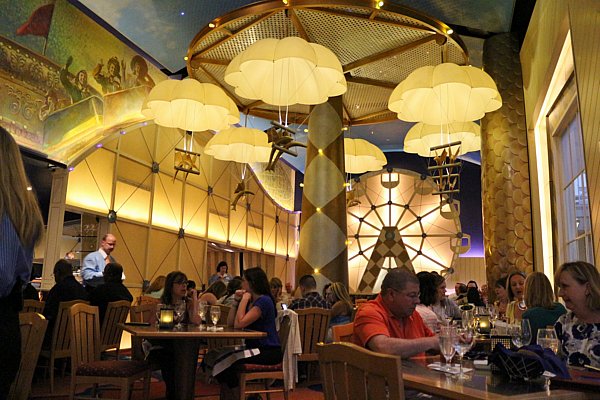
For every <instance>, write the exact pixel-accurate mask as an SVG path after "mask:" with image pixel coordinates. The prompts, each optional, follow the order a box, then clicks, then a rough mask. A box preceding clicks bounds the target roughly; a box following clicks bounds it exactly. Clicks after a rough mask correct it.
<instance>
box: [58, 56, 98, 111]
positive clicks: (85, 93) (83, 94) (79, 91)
mask: <svg viewBox="0 0 600 400" xmlns="http://www.w3.org/2000/svg"><path fill="white" fill-rule="evenodd" d="M71 64H73V57H71V56H69V58H68V59H67V63H66V64H65V67H64V68H63V69H61V70H60V82H61V83H62V85H63V87H64V88H65V90H66V91H67V93H68V94H69V97H70V98H71V104H75V103H77V102H78V101H81V100H83V99H85V98H87V97H90V95H91V94H90V87H89V85H88V75H87V71H86V70H85V69H82V70H81V71H79V72H78V73H77V75H76V76H75V79H74V80H71V78H69V67H70V66H71Z"/></svg>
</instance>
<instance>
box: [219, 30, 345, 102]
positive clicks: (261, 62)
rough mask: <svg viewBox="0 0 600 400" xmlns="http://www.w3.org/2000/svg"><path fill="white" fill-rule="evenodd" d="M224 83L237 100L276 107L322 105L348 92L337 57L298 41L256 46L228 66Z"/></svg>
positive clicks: (262, 42)
mask: <svg viewBox="0 0 600 400" xmlns="http://www.w3.org/2000/svg"><path fill="white" fill-rule="evenodd" d="M225 82H227V83H228V84H230V85H231V86H233V87H234V88H235V93H236V94H237V95H238V96H241V97H244V98H246V99H253V100H261V101H264V102H265V103H267V104H271V105H275V106H291V105H294V104H305V105H315V104H321V103H324V102H326V101H327V98H328V97H332V96H339V95H342V94H344V93H345V92H346V89H347V86H346V78H345V77H344V72H343V70H342V66H341V64H340V61H339V60H338V58H337V57H336V56H335V54H333V52H332V51H331V50H329V49H328V48H326V47H324V46H321V45H319V44H316V43H309V42H307V41H306V40H304V39H302V38H299V37H286V38H283V39H272V38H270V39H262V40H259V41H257V42H255V43H253V44H252V45H250V46H249V47H248V48H247V49H246V50H244V51H243V52H242V53H240V54H238V55H237V56H236V57H234V59H233V60H232V61H231V62H230V63H229V65H228V66H227V69H226V70H225Z"/></svg>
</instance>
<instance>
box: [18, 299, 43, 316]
mask: <svg viewBox="0 0 600 400" xmlns="http://www.w3.org/2000/svg"><path fill="white" fill-rule="evenodd" d="M45 304H46V303H44V302H43V301H39V300H33V299H25V300H23V309H22V310H21V312H23V313H30V312H36V313H40V314H42V313H43V312H44V305H45Z"/></svg>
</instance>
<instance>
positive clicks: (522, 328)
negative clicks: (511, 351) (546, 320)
mask: <svg viewBox="0 0 600 400" xmlns="http://www.w3.org/2000/svg"><path fill="white" fill-rule="evenodd" d="M510 337H511V340H512V343H513V345H515V346H516V347H519V348H520V347H522V346H527V345H528V344H529V343H531V325H529V320H528V319H523V320H521V322H520V323H519V324H516V325H513V326H512V327H511V328H510Z"/></svg>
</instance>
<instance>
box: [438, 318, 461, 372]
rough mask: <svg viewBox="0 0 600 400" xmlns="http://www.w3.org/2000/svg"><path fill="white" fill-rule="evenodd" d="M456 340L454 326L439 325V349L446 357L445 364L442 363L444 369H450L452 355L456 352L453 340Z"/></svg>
mask: <svg viewBox="0 0 600 400" xmlns="http://www.w3.org/2000/svg"><path fill="white" fill-rule="evenodd" d="M456 340H458V338H457V336H456V328H454V327H453V326H442V327H440V351H441V353H442V355H443V356H444V358H445V359H446V364H445V365H444V368H443V370H444V371H450V370H451V369H452V364H451V363H450V362H451V361H452V357H454V354H455V353H456V349H455V348H454V342H456Z"/></svg>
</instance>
